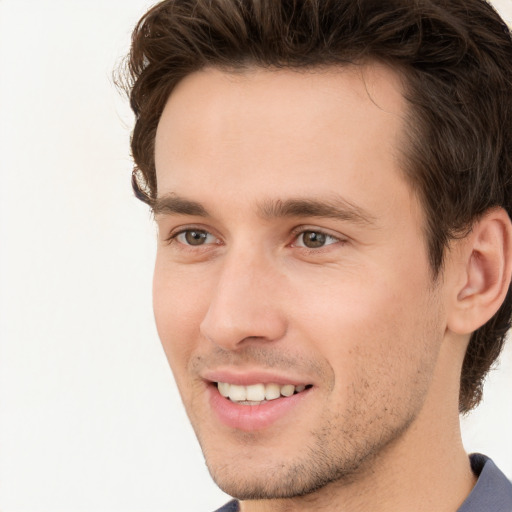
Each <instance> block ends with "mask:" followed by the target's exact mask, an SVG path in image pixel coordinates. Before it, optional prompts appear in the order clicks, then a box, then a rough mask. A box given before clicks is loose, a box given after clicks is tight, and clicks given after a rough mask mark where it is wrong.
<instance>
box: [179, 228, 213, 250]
mask: <svg viewBox="0 0 512 512" xmlns="http://www.w3.org/2000/svg"><path fill="white" fill-rule="evenodd" d="M172 238H174V239H175V240H177V241H178V242H180V243H181V244H183V245H191V246H198V245H205V244H215V243H217V238H215V237H214V236H213V235H212V234H211V233H208V231H204V230H202V229H185V230H183V231H180V232H179V233H177V234H176V235H174V236H173V237H172Z"/></svg>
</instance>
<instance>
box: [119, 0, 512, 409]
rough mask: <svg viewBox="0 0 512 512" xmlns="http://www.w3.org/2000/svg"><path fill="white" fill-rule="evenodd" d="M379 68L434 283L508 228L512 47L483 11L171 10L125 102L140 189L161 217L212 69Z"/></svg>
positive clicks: (466, 6)
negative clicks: (177, 115)
mask: <svg viewBox="0 0 512 512" xmlns="http://www.w3.org/2000/svg"><path fill="white" fill-rule="evenodd" d="M369 60H370V61H371V60H378V61H381V62H385V63H387V64H389V65H390V66H392V67H394V68H396V69H398V70H400V72H401V74H402V75H403V76H404V77H405V82H406V93H405V96H406V99H407V100H408V102H409V104H410V106H411V108H410V114H411V115H410V120H409V125H410V126H409V128H410V129H409V134H410V135H409V144H408V147H407V148H403V151H404V155H405V162H406V165H405V166H404V167H405V168H406V169H405V172H406V175H407V177H408V178H409V181H410V183H411V184H412V186H413V188H414V190H415V191H416V193H417V194H418V197H419V198H420V201H421V202H422V205H423V208H424V210H425V212H426V219H427V221H426V226H425V231H426V237H427V238H426V239H427V242H428V248H429V258H430V262H431V267H432V270H433V275H434V277H437V276H438V275H439V273H440V271H441V270H442V266H443V255H444V252H445V248H446V246H447V243H448V241H449V240H450V239H451V238H453V237H457V236H463V235H464V234H465V233H467V232H468V230H469V229H471V226H472V224H473V223H474V222H475V220H477V219H478V218H479V217H480V216H481V215H483V214H484V212H486V211H487V210H488V209H490V208H493V207H503V208H505V209H506V211H507V212H508V214H509V215H510V214H511V206H512V205H511V192H512V172H511V171H512V40H511V34H510V31H509V29H508V28H507V26H506V25H505V23H504V22H503V20H502V19H501V18H500V17H499V16H498V14H497V13H496V12H495V11H494V10H493V8H492V7H491V6H490V5H489V4H488V3H487V2H485V1H484V0H386V1H383V0H165V1H163V2H161V3H159V4H157V5H156V6H155V7H153V8H152V9H151V10H150V11H149V12H147V13H146V14H145V15H144V17H143V18H142V19H141V20H140V21H139V23H138V24H137V26H136V28H135V30H134V32H133V37H132V48H131V52H130V55H129V58H128V60H127V66H126V70H125V75H124V76H122V79H123V80H124V84H125V88H126V89H127V90H128V92H129V94H130V102H131V107H132V109H133V111H134V113H135V117H136V123H135V128H134V130H133V135H132V140H131V144H132V152H133V157H134V161H135V167H134V172H133V176H132V183H133V188H134V191H135V194H136V195H137V197H138V198H139V199H141V200H143V201H145V202H146V203H148V204H150V205H152V203H153V201H154V199H155V198H156V194H157V182H156V173H155V160H154V141H155V134H156V129H157V125H158V122H159V119H160V116H161V113H162V111H163V108H164V106H165V103H166V101H167V99H168V97H169V95H170V93H171V92H172V90H173V88H174V87H175V86H176V84H177V83H178V82H179V81H180V80H181V79H182V78H183V77H185V76H187V75H189V74H190V73H192V72H194V71H197V70H199V69H201V68H204V67H206V66H214V67H219V68H222V69H228V70H235V69H243V68H245V67H248V66H259V67H265V68H272V69H276V68H282V67H285V68H286V67H288V68H301V67H315V66H324V65H346V64H348V63H352V64H357V63H361V62H364V61H369ZM511 314H512V295H511V292H510V289H509V293H508V295H507V297H506V299H505V301H504V303H503V305H502V306H501V308H500V310H499V311H498V312H497V313H496V315H494V317H493V318H492V319H491V320H489V322H487V323H486V324H485V325H484V326H482V327H481V328H480V329H478V330H477V331H476V332H474V333H473V334H472V336H471V339H470V343H469V346H468V349H467V352H466V356H465V359H464V363H463V368H462V374H461V388H460V397H459V409H460V411H461V412H467V411H469V410H470V409H472V408H473V407H475V406H476V405H477V404H478V403H479V401H480V400H481V395H482V386H483V380H484V378H485V375H486V374H487V372H488V371H489V369H490V368H491V366H492V364H493V363H494V362H495V360H496V358H497V357H498V355H499V353H500V352H501V349H502V346H503V344H504V340H505V336H506V333H507V331H508V329H509V327H510V319H511Z"/></svg>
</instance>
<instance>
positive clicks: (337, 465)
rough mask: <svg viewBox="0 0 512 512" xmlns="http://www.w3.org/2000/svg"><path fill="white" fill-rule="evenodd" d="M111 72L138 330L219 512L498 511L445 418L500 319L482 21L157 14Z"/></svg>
mask: <svg viewBox="0 0 512 512" xmlns="http://www.w3.org/2000/svg"><path fill="white" fill-rule="evenodd" d="M129 73H130V77H129V83H130V86H129V87H130V89H131V105H132V108H133V110H134V112H135V115H136V125H135V129H134V132H133V138H132V149H133V155H134V159H135V164H136V167H135V171H134V175H133V176H134V179H133V184H134V190H135V192H136V194H137V196H138V197H139V198H140V199H142V200H143V201H145V202H147V203H148V204H149V205H150V206H151V208H152V210H153V212H154V214H155V218H156V221H157V224H158V228H159V240H158V250H157V261H156V267H155V275H154V310H155V318H156V323H157V328H158V331H159V335H160V338H161V341H162V343H163V346H164V348H165V351H166V354H167V356H168V359H169V363H170V365H171V367H172V370H173V372H174V375H175V378H176V381H177V384H178V387H179V390H180V393H181V395H182V398H183V402H184V405H185V407H186V410H187V413H188V415H189V418H190V421H191V423H192V425H193V427H194V429H195V432H196V434H197V437H198V439H199V442H200V444H201V447H202V449H203V452H204V455H205V459H206V463H207V465H208V468H209V470H210V473H211V474H212V477H213V478H214V480H215V481H216V482H217V484H218V485H219V486H220V487H221V488H222V489H223V490H225V491H226V492H227V493H229V494H231V495H232V496H233V497H235V498H236V500H234V501H232V502H231V503H229V504H227V505H226V506H225V507H223V508H222V509H221V510H223V511H235V510H242V511H244V512H253V511H264V510H265V511H267V510H272V511H285V510H286V511H288V510H294V511H295V510H297V511H303V510H336V511H346V512H349V511H361V510H371V511H394V512H400V511H410V510H415V511H425V512H426V511H429V512H432V511H436V512H444V511H446V512H455V511H457V510H458V511H459V512H471V511H481V510H486V511H494V512H498V511H499V512H505V511H510V510H512V485H511V484H510V483H509V482H508V481H507V480H506V478H505V477H504V475H503V474H502V473H501V472H500V471H499V469H498V468H497V467H496V466H495V465H494V464H493V463H492V461H491V460H489V459H487V458H486V457H484V456H481V455H473V456H472V457H471V458H468V455H467V454H466V453H465V452H464V449H463V446H462V442H461V438H460V429H459V417H458V415H459V412H462V413H465V412H467V411H469V410H470V409H472V408H473V407H474V406H475V405H476V404H477V403H478V402H479V400H480V398H481V388H482V382H483V378H484V376H485V374H486V372H487V371H488V369H489V367H490V366H491V364H492V363H493V362H494V361H495V359H496V357H497V356H498V354H499V352H500V350H501V347H502V345H503V342H504V338H505V334H506V331H507V330H508V328H509V324H510V316H511V307H512V297H511V295H510V293H509V289H510V280H511V273H512V250H511V248H512V224H511V221H510V217H509V215H510V211H511V207H512V204H511V198H512V196H511V192H512V172H511V171H512V138H511V136H510V134H511V133H512V41H511V36H510V32H509V31H508V29H507V28H506V26H505V24H504V23H503V21H502V20H501V19H500V18H499V16H498V15H497V14H496V13H495V12H494V11H493V9H492V8H491V7H490V6H489V5H488V4H487V3H485V2H484V1H482V0H416V1H415V2H411V1H410V0H393V1H387V2H381V1H374V0H358V1H356V0H332V1H331V0H323V1H322V2H318V1H314V0H309V1H308V0H301V1H299V0H295V1H293V0H290V1H284V0H283V1H277V0H259V1H257V0H247V1H241V0H167V1H164V2H162V3H160V4H158V5H157V6H155V7H154V8H153V9H151V10H150V11H149V12H148V13H147V14H146V15H145V16H144V17H143V18H142V20H141V21H140V22H139V24H138V26H137V27H136V29H135V32H134V35H133V46H132V50H131V54H130V60H129Z"/></svg>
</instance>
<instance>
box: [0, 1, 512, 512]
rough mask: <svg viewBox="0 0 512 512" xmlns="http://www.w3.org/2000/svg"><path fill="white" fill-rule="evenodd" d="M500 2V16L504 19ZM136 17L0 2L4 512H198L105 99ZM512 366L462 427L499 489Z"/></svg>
mask: <svg viewBox="0 0 512 512" xmlns="http://www.w3.org/2000/svg"><path fill="white" fill-rule="evenodd" d="M511 2H512V0H501V1H496V2H495V4H496V5H497V6H499V7H500V8H501V9H502V13H503V14H504V16H505V17H506V18H508V20H509V21H510V20H512V3H511ZM150 4H151V2H147V1H143V0H108V1H107V0H32V1H30V0H0V172H1V181H0V340H1V341H0V510H1V511H2V512H79V511H87V512H99V511H108V512H113V511H119V512H121V511H123V512H135V511H145V512H156V511H178V510H179V511H183V512H195V511H205V512H206V511H209V510H213V509H214V508H216V507H217V506H220V505H221V504H222V503H223V502H225V501H226V500H227V497H226V496H225V495H223V494H222V493H221V492H220V491H219V490H218V489H217V488H216V487H215V485H214V484H213V483H212V482H211V481H210V478H209V476H208V474H207V471H206V469H205V467H204V463H203V459H202V456H201V453H200V450H199V448H198V446H197V443H196V441H195V438H194V435H193V433H192V431H191V429H190V427H189V425H188V421H187V419H186V417H185V414H184V412H183V410H182V406H181V403H180V400H179V397H178V395H177V392H176V389H175V386H174V383H173V380H172V376H171V373H170V370H169V369H168V367H167V362H166V360H165V357H164V353H163V350H162V349H161V347H160V344H159V341H158V338H157V335H156V331H155V328H154V326H153V318H152V311H151V273H152V265H153V257H154V238H155V230H154V227H153V225H152V222H151V219H150V215H149V212H148V210H147V208H146V207H145V206H144V205H142V204H141V203H139V202H138V201H137V200H135V199H134V198H133V197H132V192H131V188H130V172H131V161H130V158H129V148H128V138H129V132H130V129H131V124H132V117H131V114H130V112H129V109H128V105H127V103H126V101H125V100H124V99H123V98H122V97H120V96H119V94H118V93H117V92H116V90H115V88H114V87H113V85H112V82H111V72H112V69H113V68H114V66H115V64H116V62H117V61H118V60H119V59H120V58H121V56H123V55H124V54H125V53H126V51H127V49H128V46H129V36H130V31H131V28H132V27H133V25H134V24H135V22H136V21H137V20H138V18H139V17H140V15H141V14H142V13H143V12H144V11H145V10H146V8H147V7H148V6H149V5H150ZM511 391H512V351H511V347H510V346H509V347H508V349H507V352H506V353H505V354H504V355H503V357H502V363H501V368H500V369H499V370H497V371H495V372H493V374H492V376H491V378H490V379H489V382H488V385H487V387H486V395H485V403H484V404H483V405H482V406H481V408H480V409H479V410H477V411H476V412H475V413H474V414H472V415H471V416H470V417H469V418H468V419H466V420H465V421H464V437H465V442H466V446H467V449H468V451H475V450H480V451H483V452H484V453H487V454H488V455H490V456H492V457H493V458H494V459H495V460H496V461H497V462H498V464H499V465H500V466H501V467H502V469H503V470H504V471H505V472H506V473H507V475H508V476H509V477H512V435H511V432H512V407H510V406H511Z"/></svg>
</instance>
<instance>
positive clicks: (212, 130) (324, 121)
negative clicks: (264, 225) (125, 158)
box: [155, 63, 406, 202]
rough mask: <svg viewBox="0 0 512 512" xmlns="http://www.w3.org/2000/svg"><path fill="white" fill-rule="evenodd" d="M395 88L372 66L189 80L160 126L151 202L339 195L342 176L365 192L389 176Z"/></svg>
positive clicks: (397, 136)
mask: <svg viewBox="0 0 512 512" xmlns="http://www.w3.org/2000/svg"><path fill="white" fill-rule="evenodd" d="M402 89H403V88H402V83H401V79H400V75H398V74H397V73H395V72H394V71H393V70H391V69H389V68H388V67H387V66H384V65H380V64H375V63H374V64H367V65H357V66H356V65H347V66H344V67H330V68H322V69H308V70H291V69H282V70H266V69H260V68H254V69H248V70H245V71H242V72H226V71H221V70H219V69H212V68H207V69H203V70H201V71H198V72H196V73H193V74H191V75H189V76H187V77H186V78H185V79H183V80H182V81H181V82H180V83H179V84H178V85H177V87H176V88H175V90H174V91H173V92H172V94H171V95H170V97H169V100H168V102H167V104H166V106H165V109H164V111H163V113H162V116H161V119H160V123H159V126H158V130H157V134H156V141H155V163H156V170H157V184H158V195H159V196H160V195H162V194H168V193H172V192H177V193H178V194H180V195H185V196H189V195H190V193H191V192H193V193H195V194H199V195H201V193H202V191H205V192H207V193H206V194H205V197H204V199H205V200H206V201H208V200H209V199H210V198H211V197H214V194H212V192H213V191H214V190H217V189H222V193H223V194H227V195H229V194H232V195H233V200H236V199H237V197H238V196H239V195H240V194H242V195H243V194H246V198H247V199H249V197H248V196H249V195H251V194H252V195H254V196H255V197H256V196H258V198H259V199H260V200H261V198H262V197H263V198H266V197H267V196H268V197H269V198H272V197H270V196H273V195H274V196H275V195H276V194H275V191H279V194H286V193H289V195H293V196H304V195H307V194H308V193H311V186H312V184H313V183H314V182H316V183H319V184H321V183H322V182H324V183H325V184H326V185H327V186H335V187H336V188H337V192H341V193H343V192H344V190H339V189H344V188H350V187H348V184H349V182H350V180H351V178H356V181H357V187H359V189H360V192H361V191H362V190H364V189H366V190H367V191H368V192H369V189H370V188H372V187H371V186H370V185H371V183H373V185H374V186H377V187H378V182H379V181H380V180H381V179H385V178H383V177H382V175H383V173H386V172H389V170H392V171H393V172H394V173H395V174H398V173H396V169H397V167H398V163H397V162H398V160H399V156H400V148H401V147H402V146H403V144H402V137H403V123H404V114H405V111H406V104H405V100H404V98H403V95H402ZM379 176H380V178H379ZM396 177H397V176H395V178H396ZM352 181H353V180H352ZM370 182H371V183H370ZM338 185H339V187H338ZM228 186H229V189H228ZM361 187H362V188H361ZM338 188H339V189H338ZM349 192H350V191H349ZM208 194H209V196H208ZM358 195H359V196H361V194H360V193H359V194H355V196H352V197H351V198H350V200H357V199H358V198H357V196H358ZM195 199H200V200H202V198H197V197H195ZM361 199H363V202H364V197H361Z"/></svg>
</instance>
